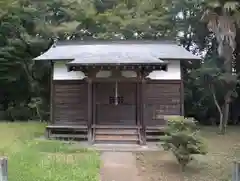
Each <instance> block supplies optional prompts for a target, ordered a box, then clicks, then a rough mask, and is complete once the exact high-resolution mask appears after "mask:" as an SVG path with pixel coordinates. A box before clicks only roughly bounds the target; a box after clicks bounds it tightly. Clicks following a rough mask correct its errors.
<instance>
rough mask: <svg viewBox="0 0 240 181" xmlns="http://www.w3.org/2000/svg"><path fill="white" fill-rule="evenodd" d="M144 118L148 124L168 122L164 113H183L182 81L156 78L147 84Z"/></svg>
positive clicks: (157, 124)
mask: <svg viewBox="0 0 240 181" xmlns="http://www.w3.org/2000/svg"><path fill="white" fill-rule="evenodd" d="M144 102H145V108H144V111H145V112H144V120H145V125H146V126H161V125H164V124H166V121H164V119H163V116H164V115H181V81H180V80H165V81H164V80H156V81H148V82H147V83H146V85H145V100H144Z"/></svg>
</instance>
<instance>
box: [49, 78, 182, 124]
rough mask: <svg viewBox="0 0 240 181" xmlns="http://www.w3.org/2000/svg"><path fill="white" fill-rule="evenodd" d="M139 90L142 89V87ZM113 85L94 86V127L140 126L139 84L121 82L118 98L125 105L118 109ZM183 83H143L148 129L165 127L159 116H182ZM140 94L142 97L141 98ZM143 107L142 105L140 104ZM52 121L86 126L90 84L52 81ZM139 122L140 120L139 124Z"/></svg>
mask: <svg viewBox="0 0 240 181" xmlns="http://www.w3.org/2000/svg"><path fill="white" fill-rule="evenodd" d="M139 87H141V86H140V85H139ZM114 88H115V83H114V82H99V83H94V82H93V90H94V92H93V100H94V101H93V102H94V104H93V110H95V111H96V114H95V117H94V118H93V122H94V123H93V124H97V125H101V124H102V125H104V124H105V125H125V126H130V125H131V126H133V125H137V122H139V119H140V117H141V115H137V107H138V106H139V105H138V106H137V96H140V92H141V91H140V92H138V93H137V83H136V82H135V83H133V82H120V83H119V85H118V89H119V96H122V97H123V103H121V104H119V105H117V106H115V105H114V104H110V103H109V97H110V96H113V97H114V94H115V93H114ZM181 91H182V90H181V81H180V80H146V81H145V83H144V96H143V103H144V107H143V111H144V113H143V116H144V119H143V121H144V124H145V126H146V127H148V126H149V127H151V126H163V125H165V124H166V122H165V121H164V120H163V119H162V118H159V117H158V116H157V114H158V115H161V116H164V115H181ZM138 94H139V95H138ZM139 103H140V102H139ZM52 109H53V119H54V124H58V125H87V124H88V122H87V120H88V84H87V82H86V81H84V80H54V81H53V107H52ZM137 119H138V120H137Z"/></svg>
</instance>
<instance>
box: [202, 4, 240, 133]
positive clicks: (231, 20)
mask: <svg viewBox="0 0 240 181" xmlns="http://www.w3.org/2000/svg"><path fill="white" fill-rule="evenodd" d="M239 5H240V4H239V2H237V1H228V0H225V1H224V0H219V1H213V2H211V3H209V4H208V6H207V10H206V11H205V13H204V14H203V17H202V20H203V21H206V22H208V29H209V30H210V31H211V32H213V34H214V35H215V37H216V40H217V42H218V54H219V56H220V57H221V58H223V59H224V67H225V68H224V69H225V73H228V74H232V61H233V53H234V51H235V48H236V41H235V38H236V32H237V28H238V26H239V25H240V11H239V10H238V7H239ZM234 90H235V89H230V90H228V91H227V92H226V94H225V95H224V114H223V116H224V118H223V122H224V123H223V124H222V127H221V133H225V131H226V125H227V122H228V119H229V104H230V101H231V95H232V93H233V91H234Z"/></svg>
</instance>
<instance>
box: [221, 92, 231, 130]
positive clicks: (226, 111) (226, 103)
mask: <svg viewBox="0 0 240 181" xmlns="http://www.w3.org/2000/svg"><path fill="white" fill-rule="evenodd" d="M231 92H232V91H228V92H227V94H226V95H225V97H224V111H223V115H224V116H223V125H222V126H223V128H222V132H221V133H222V134H225V133H226V129H227V124H228V118H229V105H230V99H231Z"/></svg>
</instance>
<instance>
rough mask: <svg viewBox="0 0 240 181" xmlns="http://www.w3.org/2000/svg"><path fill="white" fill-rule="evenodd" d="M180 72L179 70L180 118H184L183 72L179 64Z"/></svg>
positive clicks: (181, 64)
mask: <svg viewBox="0 0 240 181" xmlns="http://www.w3.org/2000/svg"><path fill="white" fill-rule="evenodd" d="M180 70H181V85H180V109H181V110H180V113H181V116H184V112H185V110H184V70H183V63H182V62H181V63H180Z"/></svg>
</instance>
